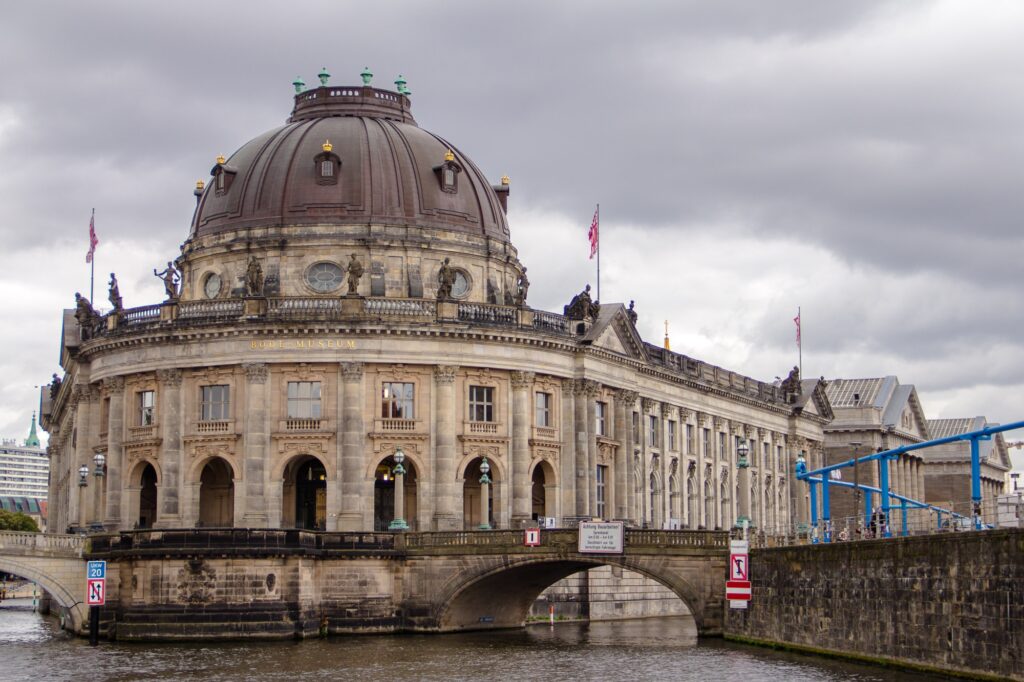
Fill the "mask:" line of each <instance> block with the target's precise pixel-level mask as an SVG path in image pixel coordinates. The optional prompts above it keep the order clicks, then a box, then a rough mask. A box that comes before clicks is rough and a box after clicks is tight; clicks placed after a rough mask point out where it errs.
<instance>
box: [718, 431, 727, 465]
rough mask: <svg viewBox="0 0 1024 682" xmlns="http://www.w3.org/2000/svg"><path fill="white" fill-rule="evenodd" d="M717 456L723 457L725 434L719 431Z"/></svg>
mask: <svg viewBox="0 0 1024 682" xmlns="http://www.w3.org/2000/svg"><path fill="white" fill-rule="evenodd" d="M718 456H719V458H723V459H724V458H725V457H726V452H725V434H724V433H722V432H721V431H719V432H718Z"/></svg>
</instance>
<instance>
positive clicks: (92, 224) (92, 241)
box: [85, 211, 100, 263]
mask: <svg viewBox="0 0 1024 682" xmlns="http://www.w3.org/2000/svg"><path fill="white" fill-rule="evenodd" d="M99 243H100V240H99V239H97V238H96V211H93V212H92V217H91V218H89V252H88V253H86V254H85V262H86V263H91V262H92V256H93V254H94V253H96V245H97V244H99Z"/></svg>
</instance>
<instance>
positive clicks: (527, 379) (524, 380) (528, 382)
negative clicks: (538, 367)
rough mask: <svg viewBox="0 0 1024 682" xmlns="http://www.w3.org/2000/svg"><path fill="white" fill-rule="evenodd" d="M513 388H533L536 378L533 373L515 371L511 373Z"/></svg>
mask: <svg viewBox="0 0 1024 682" xmlns="http://www.w3.org/2000/svg"><path fill="white" fill-rule="evenodd" d="M511 376H512V388H519V389H523V388H530V387H531V386H533V379H534V377H535V376H536V375H535V374H534V373H533V372H520V371H515V372H512V373H511Z"/></svg>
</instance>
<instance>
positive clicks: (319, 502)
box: [281, 455, 327, 530]
mask: <svg viewBox="0 0 1024 682" xmlns="http://www.w3.org/2000/svg"><path fill="white" fill-rule="evenodd" d="M281 519H282V522H283V525H284V526H285V527H291V528H303V529H305V530H326V528H327V469H326V468H325V467H324V465H323V463H321V462H320V460H319V459H317V458H316V457H313V456H312V455H300V456H298V457H296V458H295V459H293V460H292V461H290V462H289V463H288V466H286V467H285V468H284V481H283V484H282V488H281Z"/></svg>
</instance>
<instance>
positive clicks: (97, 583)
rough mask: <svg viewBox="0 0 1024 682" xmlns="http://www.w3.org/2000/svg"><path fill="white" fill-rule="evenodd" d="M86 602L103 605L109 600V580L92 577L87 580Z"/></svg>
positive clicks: (91, 604) (90, 604)
mask: <svg viewBox="0 0 1024 682" xmlns="http://www.w3.org/2000/svg"><path fill="white" fill-rule="evenodd" d="M86 587H87V589H86V591H85V592H86V598H85V603H86V604H88V605H89V606H103V605H104V604H105V603H106V602H107V589H106V588H107V581H106V580H105V579H103V578H90V579H89V580H88V582H87V586H86Z"/></svg>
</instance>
